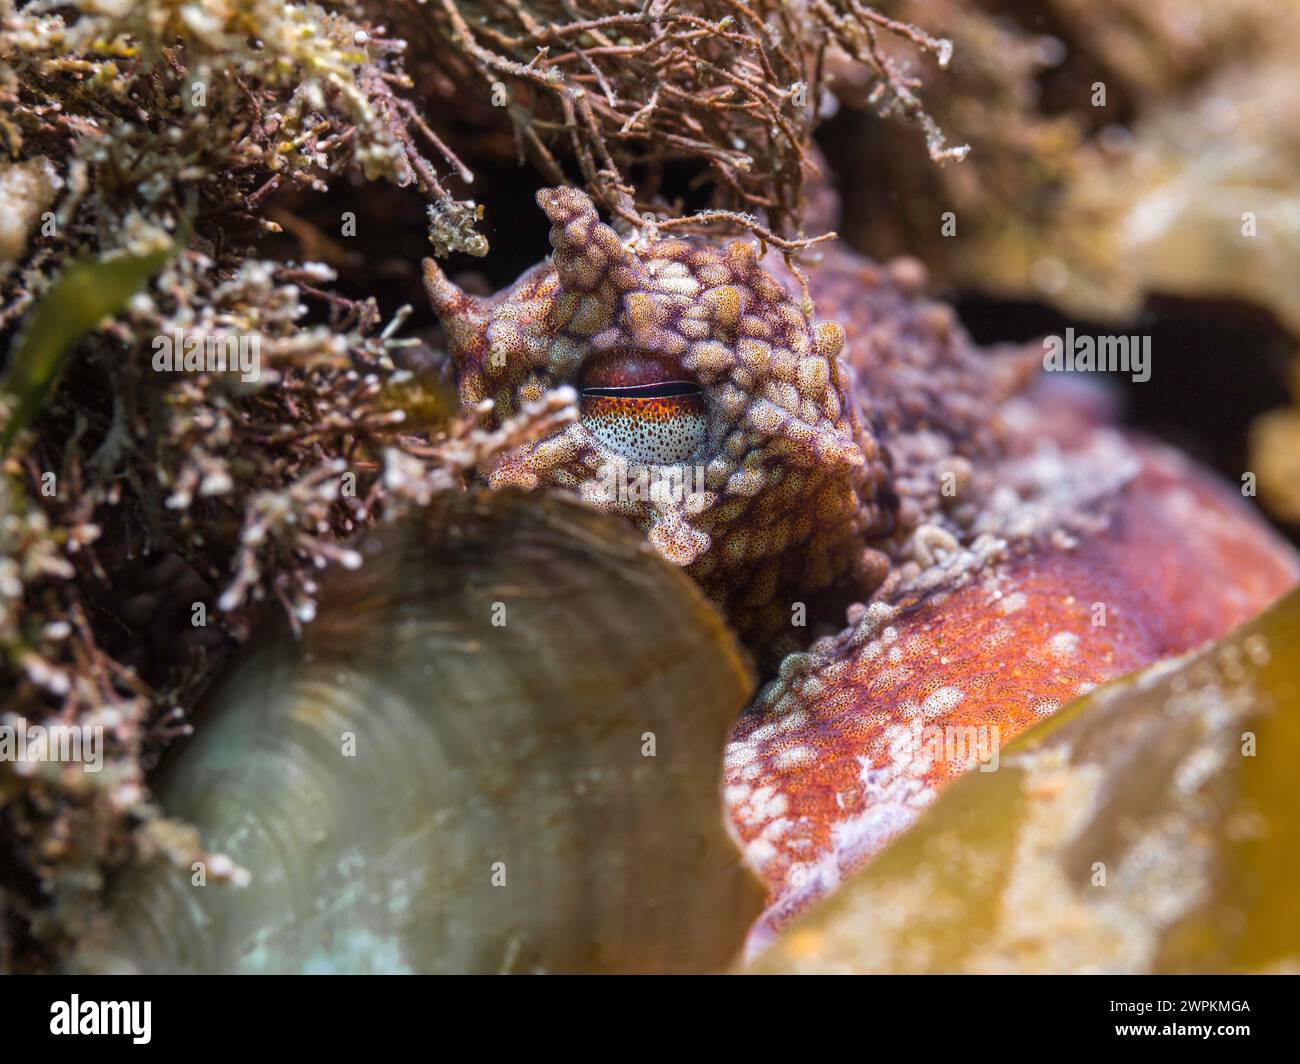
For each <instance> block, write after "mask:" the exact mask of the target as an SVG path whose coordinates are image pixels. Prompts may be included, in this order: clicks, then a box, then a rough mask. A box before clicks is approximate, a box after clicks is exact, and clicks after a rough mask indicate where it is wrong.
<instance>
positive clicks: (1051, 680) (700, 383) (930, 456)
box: [425, 188, 1300, 946]
mask: <svg viewBox="0 0 1300 1064" xmlns="http://www.w3.org/2000/svg"><path fill="white" fill-rule="evenodd" d="M537 202H538V204H539V206H540V207H541V209H542V210H543V211H544V212H545V214H546V216H547V218H548V219H549V220H550V222H551V225H552V228H551V232H550V240H551V244H552V246H553V248H554V254H553V255H552V256H551V258H550V259H549V260H547V261H545V262H543V263H541V264H539V265H538V266H536V267H534V268H533V269H531V270H529V271H528V272H526V273H525V274H524V275H523V276H522V277H520V278H519V279H518V281H516V282H515V284H513V285H512V286H510V287H509V288H507V289H505V290H504V291H502V292H500V293H498V294H496V295H495V296H493V297H490V298H477V297H473V296H470V295H468V294H466V293H465V292H463V291H462V290H461V289H459V288H458V287H457V286H456V285H455V284H453V283H452V282H451V281H450V280H449V279H448V278H447V277H446V275H445V274H444V273H443V272H442V271H441V270H440V269H439V268H438V266H437V265H436V264H435V263H434V262H433V261H432V260H428V261H426V263H425V280H426V286H427V289H428V292H429V296H430V299H431V301H432V304H433V307H434V309H435V311H436V312H437V313H438V315H439V316H440V318H441V320H442V322H443V325H444V328H445V331H446V335H447V341H448V349H449V354H450V358H451V362H452V366H453V368H454V373H455V377H456V381H457V387H458V390H459V396H460V400H461V402H462V403H463V404H464V406H465V408H466V409H467V410H471V411H475V412H477V416H478V417H479V418H480V419H481V421H482V423H483V424H484V426H485V427H495V426H500V425H501V424H503V423H505V422H506V421H507V420H508V419H510V418H511V417H513V416H514V415H516V414H518V413H519V412H520V411H522V410H524V409H526V408H527V407H528V405H529V404H530V403H536V402H538V401H540V400H542V399H543V397H545V396H546V395H548V393H552V392H553V391H554V390H555V389H560V388H566V387H567V388H571V389H572V390H573V393H574V397H575V400H576V403H577V406H578V416H577V417H576V418H575V419H573V420H572V421H570V422H569V423H567V424H565V425H563V426H562V427H560V428H558V429H557V430H556V431H555V432H553V433H552V434H551V435H549V436H546V437H545V438H542V439H538V440H534V441H531V442H527V443H524V444H521V445H520V446H518V447H517V448H514V449H512V450H509V451H506V452H505V453H503V454H502V455H501V456H500V457H499V458H498V459H497V460H496V461H495V462H494V464H493V466H492V467H491V468H490V469H487V470H484V471H483V472H484V475H485V476H486V478H487V480H488V482H489V483H490V484H491V485H492V486H494V487H496V486H505V485H513V486H516V487H521V488H524V489H527V490H539V489H554V490H560V491H565V492H572V493H576V494H577V495H578V496H580V497H581V498H582V499H583V500H585V501H586V502H587V503H588V504H590V505H591V506H593V507H596V508H597V509H600V510H604V511H608V512H612V513H618V514H622V515H623V516H625V517H626V518H627V519H629V520H631V521H632V522H634V523H635V524H636V525H637V526H638V527H639V528H640V529H641V530H642V531H643V532H644V534H645V535H646V537H647V538H648V540H649V542H650V543H651V544H652V545H653V546H654V548H655V549H656V550H657V551H658V552H659V553H660V554H661V555H662V556H663V557H664V558H666V559H668V560H669V561H670V562H672V563H674V564H675V565H678V566H681V567H682V568H684V569H685V571H686V572H687V573H688V574H689V575H690V576H691V577H692V578H693V579H694V580H696V581H697V582H698V584H699V586H700V587H701V588H702V589H703V590H704V591H705V592H706V593H707V594H708V596H709V597H711V598H712V599H713V601H714V602H715V603H716V604H717V605H718V606H719V607H720V609H721V610H722V612H723V613H724V614H725V615H726V617H727V618H728V619H729V621H730V623H731V624H732V626H733V627H734V629H735V630H736V632H737V633H739V635H740V636H741V638H742V639H743V641H744V642H745V644H746V645H747V646H748V647H749V648H750V650H751V651H752V652H753V654H754V657H755V659H756V661H757V662H758V663H759V665H760V667H761V668H763V669H766V670H768V677H769V679H768V682H767V683H766V685H765V686H764V687H763V688H762V690H761V691H760V692H759V694H758V695H757V697H756V699H755V701H754V702H753V704H752V705H751V706H750V707H749V708H748V709H747V710H746V711H745V712H744V713H743V714H742V715H741V716H740V718H739V719H738V720H737V721H736V723H735V725H734V727H733V728H732V732H731V735H730V737H729V741H728V743H727V746H726V748H725V755H724V767H723V781H722V785H723V795H724V800H725V805H726V809H727V813H728V814H729V817H730V821H731V828H732V830H733V832H734V837H735V838H736V839H737V841H738V842H739V844H740V846H741V847H742V849H743V851H744V853H745V856H746V858H747V860H748V862H749V863H750V864H751V865H752V866H753V868H754V869H755V870H756V871H757V872H758V874H759V875H760V876H761V878H762V880H763V882H764V883H765V885H766V888H767V890H768V899H767V908H766V910H765V912H764V914H763V916H762V917H761V918H760V920H759V922H758V924H757V926H756V928H755V930H754V932H753V934H752V936H751V946H757V945H761V944H762V943H763V942H764V941H766V940H767V938H768V937H770V935H771V934H773V933H774V932H775V931H776V930H778V929H779V928H781V927H782V926H784V925H785V924H786V923H788V922H789V921H790V920H791V919H792V918H793V917H794V916H795V915H796V914H797V913H799V912H800V911H801V910H803V909H804V908H805V907H806V906H808V905H809V904H810V903H811V902H813V901H814V900H815V899H817V898H819V897H821V896H823V895H825V894H827V893H828V892H829V891H831V890H833V889H834V888H835V887H836V886H837V884H839V883H840V882H841V881H842V880H843V879H844V878H845V877H846V876H848V875H850V874H852V873H853V872H854V871H856V870H857V869H858V868H860V867H861V866H862V865H863V864H864V863H866V862H867V861H868V860H869V859H870V858H871V857H872V855H873V854H875V853H877V852H879V851H880V849H881V848H882V847H884V846H885V845H886V844H887V843H888V842H889V841H890V840H891V839H893V838H895V837H896V836H898V834H899V833H900V832H902V831H904V830H906V829H907V828H908V827H909V826H910V825H911V824H912V823H913V822H914V821H915V820H916V819H917V818H918V817H919V816H920V815H921V814H922V813H923V811H924V810H925V809H926V807H927V806H929V805H930V804H931V803H932V802H933V801H934V799H935V797H936V796H937V795H938V794H939V792H940V791H941V790H942V789H943V787H944V786H945V785H946V784H947V783H948V782H949V781H951V780H952V779H954V778H956V777H957V776H958V775H960V774H962V773H963V772H966V771H968V770H980V769H983V770H988V769H990V768H995V767H996V756H997V749H998V747H999V745H1000V744H1005V743H1007V742H1009V741H1010V740H1011V739H1012V738H1013V737H1015V736H1016V735H1017V734H1019V733H1021V732H1022V731H1024V730H1025V729H1027V728H1029V727H1031V726H1032V725H1033V724H1035V723H1036V722H1038V721H1041V720H1043V719H1044V718H1046V717H1049V716H1050V715H1051V714H1052V713H1054V712H1055V711H1056V710H1057V709H1059V708H1060V707H1061V706H1063V705H1065V704H1066V703H1067V702H1069V701H1070V700H1072V699H1073V698H1075V697H1077V696H1079V695H1080V694H1083V693H1086V692H1087V691H1089V690H1091V689H1092V688H1093V687H1094V686H1096V685H1099V684H1102V683H1104V682H1106V681H1107V680H1109V679H1112V678H1114V677H1116V676H1119V675H1121V674H1124V673H1127V672H1130V671H1132V670H1134V669H1138V668H1140V667H1142V666H1145V665H1147V664H1150V663H1152V662H1155V661H1157V660H1160V659H1163V658H1167V657H1171V656H1175V655H1179V654H1183V653H1185V652H1187V651H1189V650H1191V649H1192V648H1194V647H1196V646H1198V645H1200V644H1202V643H1204V642H1206V641H1208V640H1212V639H1215V638H1217V637H1219V636H1221V635H1223V634H1224V633H1226V632H1227V631H1228V630H1230V629H1231V628H1233V627H1235V626H1236V625H1238V624H1241V623H1244V622H1245V621H1247V620H1248V619H1250V618H1251V617H1252V616H1254V615H1255V614H1256V613H1257V612H1258V611H1259V610H1260V609H1262V608H1263V607H1264V606H1265V605H1267V604H1268V603H1269V602H1270V601H1272V600H1273V599H1274V598H1276V597H1278V596H1279V595H1280V594H1282V593H1283V592H1284V591H1286V590H1287V589H1288V588H1290V587H1291V586H1293V585H1294V584H1295V583H1296V582H1297V580H1300V558H1297V555H1296V554H1295V552H1294V551H1293V550H1292V549H1291V548H1290V547H1289V545H1287V544H1286V543H1285V542H1284V541H1283V540H1282V539H1281V538H1280V537H1278V536H1277V535H1276V534H1275V533H1273V532H1272V530H1271V529H1270V528H1268V527H1267V526H1266V525H1265V523H1264V522H1263V521H1262V520H1260V519H1259V518H1258V517H1257V516H1256V515H1255V513H1254V512H1253V511H1252V510H1251V509H1250V507H1249V505H1248V504H1247V503H1245V502H1244V500H1243V499H1242V498H1241V496H1240V495H1239V494H1238V493H1237V492H1234V491H1233V490H1232V489H1231V488H1229V487H1228V486H1227V485H1224V484H1222V483H1220V482H1219V481H1218V480H1217V479H1216V478H1214V477H1213V476H1212V475H1211V474H1209V473H1208V472H1206V471H1204V470H1202V469H1201V468H1198V467H1197V466H1196V465H1195V464H1193V463H1192V462H1191V461H1190V460H1188V459H1186V458H1185V457H1183V456H1182V455H1181V454H1179V453H1178V452H1176V451H1173V450H1171V449H1169V448H1168V447H1166V446H1163V445H1161V444H1159V443H1156V442H1154V441H1152V440H1149V439H1147V438H1144V437H1142V436H1140V435H1137V434H1134V433H1131V432H1127V431H1124V430H1122V429H1121V428H1119V427H1117V425H1116V424H1115V422H1114V419H1113V417H1112V415H1111V412H1110V411H1109V409H1108V408H1107V406H1106V405H1105V404H1104V403H1102V402H1100V401H1099V400H1098V393H1097V392H1096V391H1094V390H1093V389H1091V388H1085V387H1082V386H1080V385H1078V384H1075V383H1072V382H1069V381H1065V380H1062V379H1060V378H1054V377H1053V375H1051V374H1045V373H1043V372H1042V361H1041V354H1042V352H1041V348H1039V349H1038V350H1035V349H1033V348H1032V346H1031V347H1030V348H1015V347H1000V348H994V349H990V350H983V349H980V348H978V347H977V346H976V345H975V344H974V343H973V342H972V341H971V339H970V338H969V336H968V335H967V334H966V333H965V332H964V330H963V329H962V327H961V325H960V324H959V322H958V321H957V319H956V317H955V315H954V313H953V311H952V310H951V309H950V308H949V307H947V306H945V305H943V304H941V303H938V302H935V301H933V300H931V299H929V298H927V296H926V291H925V290H926V286H927V276H926V272H925V270H924V268H923V267H922V266H921V265H920V264H919V263H917V262H916V261H915V260H911V259H900V260H896V261H894V262H892V263H889V264H884V265H882V264H877V263H874V262H871V261H868V260H866V259H864V258H862V257H860V256H858V255H856V254H855V253H853V252H852V251H850V250H847V249H845V248H842V247H839V246H837V245H833V244H832V245H830V247H829V249H828V250H826V251H824V253H823V254H822V257H821V261H820V262H819V263H817V264H816V265H815V266H814V267H813V268H811V270H810V275H809V277H808V278H807V280H806V282H805V279H804V276H803V274H802V273H796V272H794V271H793V270H792V269H791V268H790V267H789V266H788V265H787V264H786V262H785V261H784V259H783V258H782V257H781V256H779V255H777V254H775V253H771V252H765V250H764V248H763V247H762V246H761V245H760V244H759V243H758V242H757V241H753V240H731V241H725V242H719V241H713V240H708V239H704V238H677V237H672V238H662V239H661V238H658V237H655V236H649V237H647V236H645V235H643V236H642V237H640V238H638V239H637V240H632V241H628V240H624V239H623V238H621V237H620V236H619V235H618V233H616V232H615V231H614V230H613V229H612V228H610V227H609V226H607V225H605V224H603V223H602V222H601V221H600V219H599V216H598V214H597V212H596V209H595V207H594V205H593V204H592V202H591V201H590V200H589V199H588V198H587V197H586V196H585V195H584V194H583V193H582V192H580V191H577V190H575V189H572V188H554V189H546V190H543V191H541V192H539V193H538V195H537ZM814 308H815V311H814ZM1159 371H1160V370H1159V367H1157V373H1158V372H1159ZM628 608H629V609H635V603H629V604H628Z"/></svg>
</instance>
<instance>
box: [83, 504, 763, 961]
mask: <svg viewBox="0 0 1300 1064" xmlns="http://www.w3.org/2000/svg"><path fill="white" fill-rule="evenodd" d="M359 549H360V550H361V552H362V553H363V555H364V558H365V562H364V565H363V566H362V568H361V569H360V570H358V571H356V572H352V573H343V574H341V575H340V576H339V577H338V578H337V579H334V580H333V581H332V582H331V583H329V585H328V587H327V588H326V591H325V594H324V596H323V599H322V603H321V609H320V614H319V616H318V618H317V619H316V620H315V621H314V622H313V623H312V624H311V625H309V626H308V628H307V630H306V633H305V635H304V636H303V638H302V639H301V640H295V639H294V638H293V637H292V636H291V635H290V634H288V633H287V632H285V631H277V632H273V633H271V634H267V635H263V636H262V637H260V638H259V637H255V638H254V640H253V645H252V647H251V650H250V652H249V654H248V656H247V657H246V659H245V660H243V661H242V663H241V664H240V665H239V666H238V667H237V668H235V669H234V670H233V672H232V675H230V676H229V678H228V679H227V681H226V682H225V683H224V684H223V685H222V687H221V689H220V690H219V691H218V692H217V694H216V696H215V697H214V698H213V699H212V700H211V702H210V704H209V705H208V706H207V707H206V709H205V711H204V712H203V713H202V714H201V715H200V718H199V720H198V721H197V722H196V734H195V737H194V739H193V740H192V741H190V742H189V744H188V745H187V746H186V747H185V748H184V749H183V750H181V751H180V752H179V753H177V754H176V755H175V756H174V757H173V758H172V759H171V760H170V762H169V763H168V765H167V766H166V769H165V772H164V774H163V778H162V779H161V781H160V784H159V797H160V801H161V804H162V806H163V808H164V810H165V812H166V813H167V815H168V816H169V817H173V818H178V819H181V820H185V821H188V822H190V823H192V824H195V825H197V827H198V828H199V830H200V832H201V835H202V840H203V844H204V846H205V847H206V848H207V849H208V850H210V851H213V852H220V853H224V854H226V855H228V856H229V857H230V858H231V859H233V860H234V861H235V863H236V864H237V865H239V866H242V867H243V868H245V869H247V870H248V872H249V873H250V874H251V877H252V879H251V883H250V884H249V885H247V886H245V887H236V886H232V885H230V884H217V883H213V882H211V881H209V883H208V884H207V885H206V886H194V885H192V881H191V880H192V876H191V871H190V869H188V868H182V869H176V868H174V867H165V866H163V865H162V864H161V863H153V864H150V865H147V866H145V867H142V868H136V869H134V870H132V871H130V872H129V873H128V874H126V875H125V876H124V877H123V878H122V879H121V881H120V882H118V883H117V884H115V886H114V891H113V906H112V912H111V918H110V921H109V924H108V926H107V927H106V928H105V929H104V932H103V934H102V935H101V936H100V937H99V938H97V939H94V940H92V941H90V942H88V943H87V944H86V945H85V946H84V948H83V950H82V953H81V956H80V958H79V962H78V966H79V967H83V968H89V969H92V970H121V969H128V970H142V971H201V972H408V971H416V972H498V971H501V972H528V971H599V972H605V971H683V970H702V969H715V968H720V967H723V966H725V965H726V964H727V963H728V962H729V961H730V960H731V958H732V957H733V956H734V955H735V953H736V952H737V950H738V948H739V944H740V942H741V940H742V939H743V937H744V934H745V931H746V930H747V928H748V926H749V924H750V922H751V920H752V918H753V917H754V915H755V914H756V913H757V911H758V908H759V906H760V903H761V898H762V891H761V889H760V888H759V886H758V885H757V883H756V882H755V881H754V879H753V878H752V876H751V874H750V873H749V872H748V871H747V870H746V869H745V868H744V867H743V865H742V863H741V858H740V856H739V853H738V851H737V850H736V848H735V846H734V844H733V842H732V840H731V838H730V837H729V835H728V830H727V827H726V824H725V817H724V812H723V806H722V801H721V797H720V794H719V774H720V769H719V766H720V757H721V749H722V744H723V741H724V738H725V735H726V731H727V728H728V726H729V725H730V723H731V722H732V720H733V719H734V718H735V716H736V714H737V713H739V712H740V710H741V709H742V708H743V707H744V705H745V704H746V702H747V701H748V699H749V696H750V694H751V693H752V689H753V683H752V678H751V675H750V672H749V669H748V666H747V664H746V662H745V659H744V657H743V655H742V652H741V651H740V649H739V648H738V646H737V645H736V643H735V641H734V639H733V638H732V636H731V635H730V633H729V632H728V630H727V629H726V627H725V625H724V623H723V621H722V620H721V618H720V616H719V615H718V613H717V612H716V611H715V610H714V608H713V607H712V606H711V605H710V604H709V603H708V602H707V601H705V600H704V598H703V597H702V596H701V595H700V593H699V592H698V590H696V588H695V587H694V586H693V585H692V584H691V582H690V581H689V580H688V579H687V578H686V577H685V576H684V575H683V574H682V573H681V572H680V571H679V570H677V569H675V568H674V567H672V566H670V565H668V564H667V563H665V562H664V561H662V560H661V559H660V558H659V557H658V556H656V555H655V554H654V553H653V552H652V551H650V550H649V549H648V548H647V547H646V546H645V545H644V544H643V542H642V541H641V539H640V537H639V536H638V535H637V534H636V533H635V531H633V530H631V529H630V528H625V527H624V526H623V525H622V524H621V523H620V522H618V521H616V520H614V519H611V518H607V517H603V516H601V515H598V514H595V513H592V512H590V511H588V510H586V509H584V508H583V507H581V506H580V505H578V504H576V503H574V502H570V501H567V500H564V499H560V498H540V497H532V498H527V499H525V498H521V497H516V496H513V495H506V494H500V493H496V494H485V495H471V496H468V497H464V498H461V499H460V500H457V501H451V502H444V503H442V504H441V505H439V506H436V507H435V509H434V511H433V512H432V513H431V514H430V515H428V516H427V517H426V518H425V519H423V520H421V521H419V522H416V521H409V522H406V523H403V524H400V525H395V526H392V527H389V528H386V529H384V530H382V532H380V533H377V534H372V535H371V536H369V537H368V538H367V539H365V540H364V541H363V542H362V543H361V544H360V545H359ZM502 622H504V623H502ZM350 736H352V737H354V740H353V739H350V738H349V737H350ZM352 741H354V745H355V756H346V753H345V748H346V747H347V745H348V744H349V742H352ZM649 751H652V754H653V756H648V752H649ZM503 878H504V883H503V885H495V884H501V883H502V879H503Z"/></svg>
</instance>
